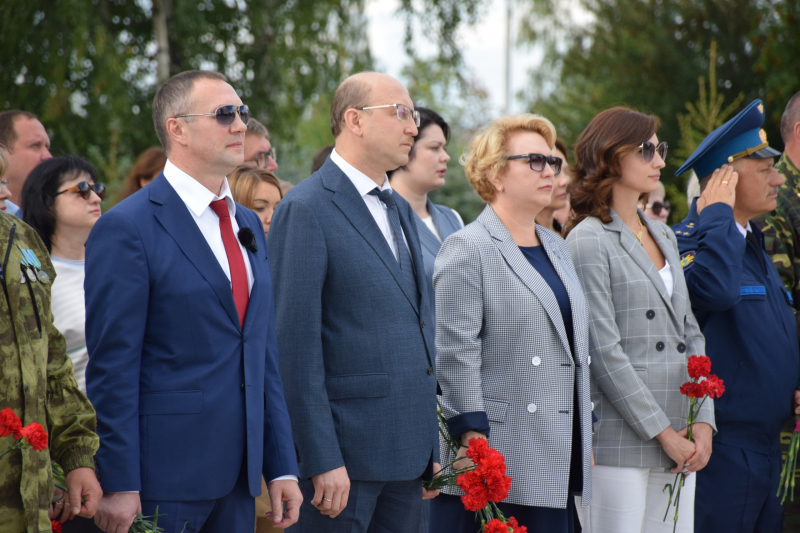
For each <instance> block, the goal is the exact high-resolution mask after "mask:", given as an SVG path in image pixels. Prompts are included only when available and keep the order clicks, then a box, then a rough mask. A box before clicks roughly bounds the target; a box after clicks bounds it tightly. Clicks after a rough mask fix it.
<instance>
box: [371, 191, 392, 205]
mask: <svg viewBox="0 0 800 533" xmlns="http://www.w3.org/2000/svg"><path fill="white" fill-rule="evenodd" d="M369 194H371V195H372V196H377V197H378V199H379V200H380V201H381V202H383V203H385V204H386V205H387V206H392V205H394V198H392V190H391V189H383V190H380V189H378V188H377V187H375V188H374V189H372V190H371V191H369Z"/></svg>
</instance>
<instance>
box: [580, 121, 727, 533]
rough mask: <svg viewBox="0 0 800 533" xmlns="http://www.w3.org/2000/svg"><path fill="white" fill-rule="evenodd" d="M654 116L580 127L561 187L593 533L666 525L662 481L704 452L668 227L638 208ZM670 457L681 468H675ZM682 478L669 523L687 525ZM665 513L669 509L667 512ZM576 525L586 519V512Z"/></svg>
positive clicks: (687, 323) (648, 174)
mask: <svg viewBox="0 0 800 533" xmlns="http://www.w3.org/2000/svg"><path fill="white" fill-rule="evenodd" d="M657 129H658V119H657V118H656V117H652V116H646V115H643V114H640V113H637V112H635V111H631V110H628V109H624V108H614V109H609V110H607V111H604V112H602V113H600V114H599V115H598V116H597V117H595V118H594V119H593V120H592V122H591V123H590V124H589V125H588V126H587V127H586V129H585V130H584V131H583V133H581V136H580V138H579V139H578V143H577V145H576V148H575V155H576V164H575V167H574V172H573V182H572V183H571V184H570V186H569V190H570V200H571V204H572V209H573V215H572V218H571V219H570V220H568V221H567V227H566V228H565V229H566V231H567V243H568V245H569V249H570V251H571V252H572V257H573V260H574V261H575V269H576V270H577V272H578V277H579V278H580V281H581V283H582V285H583V288H584V290H585V291H586V298H587V300H588V302H589V353H590V355H591V358H592V365H591V368H592V400H593V402H594V412H595V414H596V415H597V418H598V419H599V421H598V423H597V425H596V426H595V435H594V452H595V460H596V462H597V466H596V467H595V468H594V470H593V472H592V486H593V487H594V497H593V501H592V505H591V509H590V511H591V517H590V521H591V531H592V532H593V533H640V532H647V533H651V532H659V531H664V532H666V531H671V530H672V527H673V522H672V520H668V521H667V522H664V513H665V511H666V510H667V501H668V497H667V494H666V493H663V492H662V489H663V488H664V485H666V484H667V483H670V484H671V483H672V482H673V481H674V478H675V475H674V473H670V469H672V472H677V471H679V470H681V469H682V468H684V465H685V467H686V469H688V470H689V471H691V472H696V471H697V470H700V469H701V468H703V467H704V466H705V464H706V463H707V462H708V458H709V456H710V454H711V436H712V430H713V429H714V408H713V403H712V401H711V400H707V401H706V402H705V404H704V405H703V407H702V409H701V411H700V414H699V416H698V424H697V425H696V426H695V430H694V435H695V442H696V446H695V444H694V443H692V442H690V441H688V440H687V439H686V438H684V436H685V433H683V431H684V430H685V428H686V415H687V414H688V412H689V402H688V399H687V398H686V397H685V396H683V395H681V394H680V392H679V388H680V386H681V385H682V384H683V383H684V382H686V381H687V380H688V375H687V371H686V362H687V358H688V357H689V356H690V355H692V354H704V353H705V343H704V339H703V335H702V333H701V332H700V328H699V327H698V325H697V320H695V317H694V315H693V314H692V309H691V305H690V303H689V295H688V292H687V289H686V282H685V280H684V278H683V269H682V268H681V264H680V259H679V258H678V245H677V241H676V239H675V235H674V234H673V233H672V230H670V228H669V227H667V226H666V225H665V224H663V223H661V222H656V221H652V220H649V219H648V218H647V217H646V216H645V214H644V213H643V212H642V211H641V210H639V209H637V204H638V201H639V199H640V197H641V196H642V195H645V194H647V193H649V192H652V191H654V190H656V188H657V186H658V180H659V177H660V169H661V168H663V167H664V158H665V157H666V143H662V144H660V145H659V144H658V137H657V136H656V134H655V132H656V130H657ZM676 464H677V465H680V467H677V466H676ZM695 478H696V476H693V475H690V476H689V477H688V478H687V480H686V485H685V486H684V487H683V490H682V492H681V499H680V509H679V521H678V525H677V528H678V531H681V532H683V533H690V532H691V531H693V522H694V487H695ZM670 516H672V515H670ZM584 523H585V521H584Z"/></svg>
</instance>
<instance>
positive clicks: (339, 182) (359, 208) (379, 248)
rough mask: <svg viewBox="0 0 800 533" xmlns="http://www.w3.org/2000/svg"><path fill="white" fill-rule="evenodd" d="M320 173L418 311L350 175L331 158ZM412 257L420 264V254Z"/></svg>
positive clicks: (338, 201)
mask: <svg viewBox="0 0 800 533" xmlns="http://www.w3.org/2000/svg"><path fill="white" fill-rule="evenodd" d="M320 173H321V174H322V183H323V185H324V186H325V188H326V189H328V190H329V191H331V192H333V193H334V195H333V198H332V200H331V201H332V202H333V204H334V205H335V206H336V207H338V208H339V210H340V211H341V212H342V214H343V215H344V216H345V217H346V218H347V220H348V221H349V222H350V224H352V225H353V227H354V228H355V230H356V231H357V232H358V233H359V234H361V236H362V237H363V238H364V240H366V241H367V243H368V244H369V245H370V247H372V249H373V250H374V251H375V253H376V254H378V257H379V258H380V259H381V261H383V264H384V265H385V266H386V268H387V269H388V270H389V272H390V273H391V274H392V276H393V277H394V280H395V281H396V282H397V285H398V286H399V287H400V289H401V290H402V291H403V294H405V295H406V298H408V301H409V303H410V304H411V305H412V306H413V307H414V310H415V311H416V312H417V313H419V303H418V302H417V298H416V295H414V294H412V293H411V290H410V288H408V287H406V284H405V282H404V281H403V273H402V271H401V270H400V264H399V263H398V262H397V259H396V258H395V256H394V254H393V253H392V249H391V248H389V243H387V242H386V239H385V238H384V236H383V233H381V230H380V228H379V227H378V224H377V223H375V219H374V218H373V217H372V213H370V211H369V209H368V208H367V204H365V203H364V199H363V198H362V197H361V195H360V194H358V190H357V189H356V187H355V185H353V183H352V182H351V181H350V178H348V177H347V176H346V175H345V173H344V172H342V170H341V169H340V168H339V167H338V166H337V165H336V163H334V162H333V161H331V160H330V159H328V160H327V161H326V162H325V164H324V165H323V166H322V168H321V169H320ZM398 210H399V208H398ZM400 222H401V224H402V223H403V216H402V215H401V216H400ZM404 231H405V232H406V239H409V236H408V233H409V232H408V230H406V229H405V227H404ZM409 242H410V241H409ZM398 244H401V243H398ZM412 259H413V260H414V262H415V264H416V265H422V259H421V258H420V257H414V256H413V255H412ZM417 270H419V269H417ZM417 275H419V272H417Z"/></svg>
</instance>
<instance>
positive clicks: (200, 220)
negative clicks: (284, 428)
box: [164, 160, 297, 483]
mask: <svg viewBox="0 0 800 533" xmlns="http://www.w3.org/2000/svg"><path fill="white" fill-rule="evenodd" d="M164 177H165V178H166V179H167V181H168V182H169V184H170V185H172V188H173V189H175V192H176V193H178V196H180V198H181V200H183V203H185V204H186V207H188V208H189V212H190V213H191V214H192V218H194V221H195V222H196V223H197V227H198V228H200V232H201V233H202V234H203V237H205V238H206V242H207V243H208V246H209V247H210V248H211V251H212V252H214V257H216V258H217V261H219V266H221V267H222V270H223V271H224V272H225V275H226V276H227V277H228V279H231V267H230V264H229V263H228V254H227V253H226V252H225V243H223V242H222V232H221V231H220V229H219V217H218V216H217V214H216V213H215V212H214V210H213V209H211V206H210V204H211V202H212V201H214V200H222V199H225V202H227V204H228V211H229V212H230V214H231V226H233V234H234V235H237V234H238V233H239V224H237V223H236V218H235V217H236V204H235V203H234V201H233V196H232V195H231V189H230V187H228V178H224V179H223V180H222V189H221V190H220V195H219V196H217V195H215V194H214V193H213V192H211V191H209V190H208V189H206V188H205V187H204V186H203V185H201V184H200V182H199V181H197V180H196V179H194V178H193V177H191V176H190V175H188V174H187V173H185V172H184V171H182V170H181V169H179V168H178V167H176V166H175V165H173V164H172V162H171V161H170V160H167V164H166V166H165V167H164ZM236 242H237V243H238V244H239V250H240V251H241V253H242V256H243V258H244V266H245V268H246V269H247V289H248V291H252V290H253V269H252V267H251V266H250V259H249V258H248V257H247V253H246V252H245V251H244V246H242V243H241V242H239V239H238V238H237V239H236ZM231 290H233V289H231ZM282 479H293V480H295V481H297V476H281V477H277V478H275V479H273V480H272V481H278V480H282ZM272 481H270V483H271V482H272Z"/></svg>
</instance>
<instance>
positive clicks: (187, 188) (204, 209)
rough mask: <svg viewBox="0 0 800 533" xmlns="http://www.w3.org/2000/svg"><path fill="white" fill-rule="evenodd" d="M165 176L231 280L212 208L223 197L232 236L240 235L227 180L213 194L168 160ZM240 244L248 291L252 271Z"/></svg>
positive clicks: (250, 286) (217, 219) (217, 218)
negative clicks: (229, 216) (229, 218)
mask: <svg viewBox="0 0 800 533" xmlns="http://www.w3.org/2000/svg"><path fill="white" fill-rule="evenodd" d="M164 177H165V178H167V181H168V182H169V184H170V185H172V188H173V189H175V192H176V193H178V196H180V198H181V200H183V203H185V204H186V207H188V208H189V212H190V213H191V214H192V218H194V221H195V222H196V223H197V227H198V228H200V233H202V234H203V237H205V238H206V242H207V243H208V246H209V247H210V248H211V251H212V252H214V257H216V258H217V261H219V266H221V267H222V270H223V272H225V275H226V276H227V277H228V279H231V267H230V265H229V264H228V254H227V253H226V252H225V244H224V243H223V242H222V232H221V231H220V229H219V217H218V216H217V214H216V213H215V212H214V210H213V209H211V205H210V204H211V202H212V201H214V200H222V199H223V198H224V199H225V201H226V202H227V204H228V211H229V212H230V214H231V225H232V226H233V234H234V235H237V234H238V233H239V224H237V223H236V204H235V203H234V201H233V196H232V194H231V190H230V188H229V187H228V178H224V179H223V181H222V190H221V191H220V195H219V196H217V195H215V194H214V193H213V192H211V191H209V190H208V189H206V188H205V187H204V186H203V185H201V184H200V182H199V181H197V180H196V179H194V178H193V177H191V176H190V175H188V174H187V173H185V172H184V171H182V170H181V169H179V168H178V167H176V166H175V165H173V164H172V161H169V160H167V165H166V166H165V167H164ZM236 242H237V243H238V244H239V250H240V251H241V252H242V256H243V257H244V266H245V268H246V269H247V289H248V291H251V290H252V289H253V269H252V267H251V266H250V260H249V259H248V257H247V252H245V250H244V246H242V243H240V242H239V239H238V238H237V239H236Z"/></svg>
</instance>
